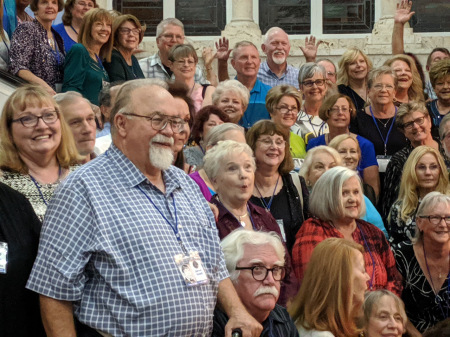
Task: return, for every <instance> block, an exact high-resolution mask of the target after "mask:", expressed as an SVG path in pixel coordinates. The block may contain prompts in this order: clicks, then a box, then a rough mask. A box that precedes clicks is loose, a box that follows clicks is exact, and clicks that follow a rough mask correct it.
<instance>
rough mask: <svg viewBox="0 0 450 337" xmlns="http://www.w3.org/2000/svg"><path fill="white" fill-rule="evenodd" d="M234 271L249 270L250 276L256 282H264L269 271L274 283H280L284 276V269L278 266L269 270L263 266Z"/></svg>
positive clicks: (240, 268) (237, 268)
mask: <svg viewBox="0 0 450 337" xmlns="http://www.w3.org/2000/svg"><path fill="white" fill-rule="evenodd" d="M236 270H251V271H252V276H253V278H254V279H255V280H256V281H264V280H265V279H266V277H267V275H269V271H270V272H272V277H273V279H274V280H275V281H281V280H282V279H284V276H285V274H286V270H285V268H284V267H279V266H276V267H273V268H270V269H269V268H266V267H264V266H253V267H236Z"/></svg>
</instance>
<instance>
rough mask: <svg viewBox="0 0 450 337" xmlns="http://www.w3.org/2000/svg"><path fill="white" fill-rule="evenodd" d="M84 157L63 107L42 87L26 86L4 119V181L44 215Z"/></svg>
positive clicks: (0, 146)
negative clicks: (59, 188)
mask: <svg viewBox="0 0 450 337" xmlns="http://www.w3.org/2000/svg"><path fill="white" fill-rule="evenodd" d="M80 159H81V158H80V157H79V155H78V151H77V149H76V147H75V142H74V140H73V137H72V134H71V131H70V129H69V128H68V126H67V125H66V123H65V122H64V117H63V115H62V114H60V113H59V111H58V106H57V104H56V102H55V100H54V99H53V97H52V96H50V95H49V94H48V93H47V92H46V91H45V90H44V89H43V88H42V87H40V86H36V85H25V86H22V87H20V88H19V89H17V90H16V91H15V92H14V93H13V94H12V95H11V96H10V97H9V98H8V100H7V101H6V103H5V106H4V107H3V111H2V115H1V118H0V168H1V170H2V171H3V172H2V175H1V177H0V181H1V182H3V183H5V184H7V185H9V186H10V187H12V188H13V189H15V190H17V191H19V192H20V193H22V194H23V195H25V196H26V197H27V198H28V200H29V201H30V203H31V205H32V206H33V209H34V211H35V212H36V214H37V215H38V217H39V218H40V220H41V221H42V220H43V217H44V213H45V211H46V209H47V204H48V202H49V201H50V199H51V197H52V196H53V192H54V190H55V188H56V187H57V186H58V184H59V182H60V181H61V180H62V179H63V178H65V177H66V176H67V174H69V171H70V170H71V168H72V166H73V165H75V164H76V163H77V161H78V160H80Z"/></svg>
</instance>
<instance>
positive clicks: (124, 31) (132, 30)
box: [119, 28, 142, 35]
mask: <svg viewBox="0 0 450 337" xmlns="http://www.w3.org/2000/svg"><path fill="white" fill-rule="evenodd" d="M119 32H120V34H123V35H128V34H130V33H132V34H133V35H139V34H141V32H142V30H140V29H139V28H119Z"/></svg>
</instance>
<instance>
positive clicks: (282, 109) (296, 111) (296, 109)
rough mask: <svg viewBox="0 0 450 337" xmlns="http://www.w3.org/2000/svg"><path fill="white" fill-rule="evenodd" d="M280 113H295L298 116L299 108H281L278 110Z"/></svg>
mask: <svg viewBox="0 0 450 337" xmlns="http://www.w3.org/2000/svg"><path fill="white" fill-rule="evenodd" d="M276 109H277V110H278V111H279V112H281V113H282V114H283V115H285V114H287V113H291V112H292V113H293V114H294V115H296V114H298V108H297V107H295V108H288V107H287V106H280V107H279V108H278V107H277V108H276Z"/></svg>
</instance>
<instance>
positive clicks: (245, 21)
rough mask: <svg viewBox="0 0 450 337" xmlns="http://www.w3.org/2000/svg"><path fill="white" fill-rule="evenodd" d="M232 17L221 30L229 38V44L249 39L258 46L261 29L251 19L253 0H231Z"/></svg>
mask: <svg viewBox="0 0 450 337" xmlns="http://www.w3.org/2000/svg"><path fill="white" fill-rule="evenodd" d="M232 6H233V8H232V18H231V21H230V23H229V24H227V25H226V26H225V30H224V31H222V36H225V37H227V38H228V39H229V40H230V46H233V45H234V43H236V42H238V41H242V40H249V41H252V42H253V43H255V44H256V45H257V46H259V44H260V42H261V30H260V29H259V26H258V25H257V24H256V23H255V21H254V20H253V0H233V4H232Z"/></svg>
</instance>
